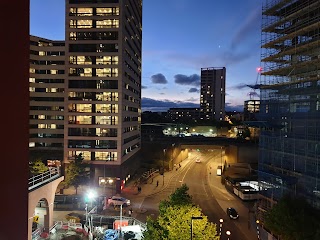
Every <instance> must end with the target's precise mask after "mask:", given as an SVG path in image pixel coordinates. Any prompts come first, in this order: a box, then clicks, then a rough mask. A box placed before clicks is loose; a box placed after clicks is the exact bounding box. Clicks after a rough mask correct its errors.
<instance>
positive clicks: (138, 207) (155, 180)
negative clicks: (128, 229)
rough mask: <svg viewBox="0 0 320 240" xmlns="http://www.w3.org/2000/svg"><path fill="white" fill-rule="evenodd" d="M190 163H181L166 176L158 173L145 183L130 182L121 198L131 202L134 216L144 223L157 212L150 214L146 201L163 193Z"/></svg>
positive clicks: (166, 173) (185, 161)
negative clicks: (139, 189) (173, 178)
mask: <svg viewBox="0 0 320 240" xmlns="http://www.w3.org/2000/svg"><path fill="white" fill-rule="evenodd" d="M188 162H189V160H184V161H182V162H180V167H179V164H178V166H177V167H176V168H174V169H173V170H171V171H167V172H164V175H160V174H159V173H156V174H155V175H154V176H153V177H151V178H149V179H148V180H147V181H146V182H145V183H140V184H138V185H135V181H130V182H128V184H127V185H126V186H125V187H124V188H123V189H122V193H121V196H123V197H125V198H128V199H130V200H131V203H132V209H133V214H132V216H133V217H134V218H136V219H138V220H139V221H142V222H145V220H146V217H147V215H148V216H156V215H157V212H155V211H150V210H149V212H148V207H147V206H144V204H143V202H144V199H145V198H146V197H149V196H152V195H154V194H157V193H159V192H161V191H163V190H164V189H165V188H166V187H167V185H168V184H169V183H170V180H171V178H172V177H174V176H175V175H176V174H177V173H179V172H180V171H181V170H182V169H184V167H185V166H186V165H187V164H188ZM138 187H141V192H139V191H138ZM145 213H146V214H145Z"/></svg>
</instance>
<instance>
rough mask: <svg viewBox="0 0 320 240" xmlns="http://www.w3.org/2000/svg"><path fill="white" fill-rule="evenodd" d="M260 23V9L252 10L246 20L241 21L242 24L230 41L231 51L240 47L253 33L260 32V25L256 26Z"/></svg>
mask: <svg viewBox="0 0 320 240" xmlns="http://www.w3.org/2000/svg"><path fill="white" fill-rule="evenodd" d="M260 21H261V9H260V8H256V9H254V10H253V11H252V12H251V13H250V14H249V15H248V16H247V18H246V19H245V20H244V21H243V24H242V25H240V27H239V28H238V31H237V32H236V34H235V35H234V37H233V38H232V40H231V49H233V50H235V49H236V48H237V47H238V46H240V45H242V44H241V43H242V42H244V41H245V40H246V39H247V38H248V37H249V36H250V35H251V33H253V32H255V31H260V25H259V24H257V23H258V22H260Z"/></svg>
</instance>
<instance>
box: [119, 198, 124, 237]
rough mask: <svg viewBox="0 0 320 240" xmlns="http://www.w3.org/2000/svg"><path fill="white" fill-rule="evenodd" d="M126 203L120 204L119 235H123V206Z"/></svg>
mask: <svg viewBox="0 0 320 240" xmlns="http://www.w3.org/2000/svg"><path fill="white" fill-rule="evenodd" d="M123 204H124V203H122V204H120V223H119V236H120V235H121V226H122V206H123Z"/></svg>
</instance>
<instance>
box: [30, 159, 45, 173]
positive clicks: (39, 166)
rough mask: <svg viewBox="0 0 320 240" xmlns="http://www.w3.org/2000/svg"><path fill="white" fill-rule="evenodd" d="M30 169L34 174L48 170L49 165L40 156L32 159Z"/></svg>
mask: <svg viewBox="0 0 320 240" xmlns="http://www.w3.org/2000/svg"><path fill="white" fill-rule="evenodd" d="M29 170H30V173H31V174H32V175H36V174H40V173H44V172H46V171H48V170H49V169H48V167H47V166H46V165H45V164H44V163H43V162H42V160H41V159H40V158H38V159H36V160H34V161H31V162H30V164H29Z"/></svg>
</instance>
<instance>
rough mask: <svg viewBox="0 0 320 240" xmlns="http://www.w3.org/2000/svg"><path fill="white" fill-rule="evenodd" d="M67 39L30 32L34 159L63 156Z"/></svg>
mask: <svg viewBox="0 0 320 240" xmlns="http://www.w3.org/2000/svg"><path fill="white" fill-rule="evenodd" d="M64 74H65V44H64V41H52V40H49V39H44V38H40V37H36V36H30V77H29V92H30V113H29V115H30V131H29V132H30V140H29V150H30V158H31V159H41V160H43V161H44V160H47V159H53V160H62V159H63V134H64V133H63V131H64V130H63V125H64V94H65V89H64V77H65V75H64Z"/></svg>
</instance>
